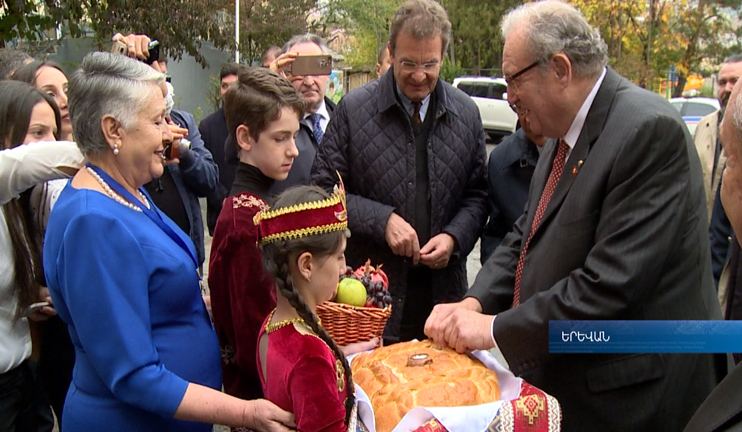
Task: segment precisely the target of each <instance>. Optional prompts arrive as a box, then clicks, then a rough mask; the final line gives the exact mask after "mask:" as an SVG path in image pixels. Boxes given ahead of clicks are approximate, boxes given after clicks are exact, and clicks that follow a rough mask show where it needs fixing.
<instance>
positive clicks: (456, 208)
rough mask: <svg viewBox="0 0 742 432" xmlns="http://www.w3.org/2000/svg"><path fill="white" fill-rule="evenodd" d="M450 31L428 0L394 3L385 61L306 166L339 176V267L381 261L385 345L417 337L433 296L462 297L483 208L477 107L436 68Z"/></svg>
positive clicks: (327, 182) (347, 100) (318, 175)
mask: <svg viewBox="0 0 742 432" xmlns="http://www.w3.org/2000/svg"><path fill="white" fill-rule="evenodd" d="M450 38H451V23H450V22H449V20H448V16H447V14H446V11H445V10H444V9H443V7H441V6H440V5H439V4H438V3H437V2H435V1H432V0H409V1H407V2H405V3H404V4H402V5H401V6H400V7H399V8H398V9H397V11H396V13H395V15H394V17H393V18H392V21H391V25H390V35H389V42H390V54H391V60H392V68H391V70H390V71H388V72H387V73H385V74H384V75H383V76H382V77H381V78H380V79H378V80H375V81H373V82H371V83H369V84H367V85H365V86H363V87H361V88H360V89H356V90H354V91H352V92H350V93H349V94H348V95H346V96H345V97H344V98H343V99H342V100H341V101H340V104H339V105H338V108H337V110H336V112H335V116H334V117H333V119H332V121H331V122H330V125H329V127H328V128H327V133H326V134H325V138H324V141H323V142H322V146H321V147H320V151H319V154H318V156H317V158H316V159H315V163H314V167H313V170H312V180H313V181H314V182H315V183H316V184H318V185H320V186H322V187H324V188H330V187H332V185H334V184H335V183H336V182H337V174H336V171H337V172H339V173H340V175H341V176H342V178H343V181H344V182H345V187H346V190H347V192H348V221H349V223H350V229H351V231H352V233H353V236H352V237H351V238H350V239H349V240H348V247H347V249H346V259H347V261H348V264H349V265H352V266H358V265H361V264H363V263H364V262H365V261H366V260H367V259H369V258H370V259H371V261H372V263H373V264H382V263H383V264H384V267H383V269H384V271H386V272H387V274H388V276H389V285H390V291H391V294H392V298H393V304H392V316H391V318H390V319H389V322H388V323H387V326H386V329H385V331H384V338H385V341H386V343H391V342H395V341H399V340H410V339H413V338H418V339H423V338H424V337H425V335H424V333H423V326H424V323H425V318H426V317H427V316H428V314H429V313H430V311H431V310H432V308H433V305H434V304H436V303H441V302H451V301H456V300H459V299H461V298H462V297H463V295H464V293H465V292H466V289H467V286H468V284H467V280H466V256H467V255H468V254H469V252H470V251H471V250H472V248H473V246H474V244H475V242H476V241H477V236H478V234H479V232H480V230H481V228H482V226H483V225H484V220H485V217H486V208H485V207H486V195H487V194H486V169H485V157H486V156H485V155H486V152H485V145H484V130H483V128H482V122H481V119H480V117H479V111H478V110H477V107H476V105H475V104H474V102H473V101H472V100H471V99H470V98H469V97H468V96H466V95H465V94H464V93H463V92H461V91H459V90H457V89H455V88H453V87H452V86H451V85H449V84H448V83H446V82H444V81H442V80H441V79H439V77H438V73H439V71H440V67H441V62H442V59H443V54H444V53H445V52H446V47H447V45H448V42H449V40H450Z"/></svg>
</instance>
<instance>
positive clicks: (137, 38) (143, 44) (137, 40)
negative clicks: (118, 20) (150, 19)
mask: <svg viewBox="0 0 742 432" xmlns="http://www.w3.org/2000/svg"><path fill="white" fill-rule="evenodd" d="M113 40H114V41H119V42H122V43H124V44H126V46H127V48H128V53H127V55H128V56H129V57H133V58H136V59H139V60H147V57H149V43H150V42H151V39H150V38H149V37H148V36H146V35H137V34H133V33H132V34H129V35H126V36H124V35H122V34H121V33H116V34H115V35H113ZM156 63H157V62H154V63H153V64H152V68H153V69H154V70H156V71H157V72H162V71H161V70H160V66H159V65H158V64H156Z"/></svg>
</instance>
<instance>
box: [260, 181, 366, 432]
mask: <svg viewBox="0 0 742 432" xmlns="http://www.w3.org/2000/svg"><path fill="white" fill-rule="evenodd" d="M255 224H256V225H257V226H258V231H259V243H260V246H261V247H262V249H263V262H264V264H265V267H266V269H267V270H268V271H269V272H270V273H271V274H273V276H274V278H275V281H276V288H277V305H276V309H275V310H274V311H273V312H272V313H271V314H270V316H269V317H268V319H267V320H266V321H265V324H264V325H263V329H262V331H261V334H260V338H259V348H258V366H259V372H260V376H261V382H262V384H263V392H264V394H265V398H266V399H268V400H270V401H272V402H273V403H275V404H276V405H278V406H279V407H281V408H283V409H285V410H288V411H290V412H293V413H294V416H295V418H296V426H297V430H300V431H303V432H317V431H326V432H331V431H338V432H339V431H346V430H354V429H355V419H356V414H355V391H354V386H353V380H352V378H351V371H350V366H349V365H348V361H347V360H346V358H345V355H344V354H343V351H342V350H341V349H340V348H339V347H338V345H337V344H336V343H335V341H334V340H333V339H332V337H330V335H329V334H328V333H327V331H325V329H324V328H322V325H321V324H320V321H319V319H317V315H316V308H317V305H318V304H320V303H322V302H324V301H327V300H330V299H332V298H333V297H334V295H335V291H336V290H337V284H338V278H339V276H340V275H341V274H342V273H344V272H345V268H346V267H345V254H344V252H345V244H346V239H347V237H348V235H349V232H348V228H347V227H348V220H347V212H346V207H345V192H344V190H343V189H342V188H337V187H336V189H335V192H334V193H333V195H331V196H330V195H328V194H327V193H326V192H325V191H323V190H322V189H319V188H317V187H310V186H301V187H296V188H292V189H289V190H288V191H286V192H284V193H283V194H282V195H281V196H280V197H279V198H278V200H277V201H276V203H275V205H274V207H273V208H272V209H269V210H266V211H262V212H260V213H258V214H257V215H256V216H255Z"/></svg>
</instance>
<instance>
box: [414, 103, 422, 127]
mask: <svg viewBox="0 0 742 432" xmlns="http://www.w3.org/2000/svg"><path fill="white" fill-rule="evenodd" d="M413 105H414V106H415V112H414V113H413V114H412V121H413V122H415V124H416V125H420V124H422V123H423V121H422V119H421V118H420V106H421V105H422V103H420V102H413Z"/></svg>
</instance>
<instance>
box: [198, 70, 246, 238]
mask: <svg viewBox="0 0 742 432" xmlns="http://www.w3.org/2000/svg"><path fill="white" fill-rule="evenodd" d="M241 67H243V66H241V65H238V64H236V63H224V64H223V65H222V69H221V71H220V72H219V79H220V84H221V88H220V90H221V94H222V97H224V93H226V92H227V90H228V89H229V86H230V85H231V84H232V83H233V82H235V81H237V72H239V70H240V68H241ZM198 130H199V131H200V132H201V138H202V139H203V141H204V146H205V147H206V149H207V150H209V151H210V152H211V155H212V156H213V158H214V162H216V165H217V166H218V167H219V184H218V185H217V189H216V191H214V192H213V193H211V194H209V195H208V196H207V197H206V225H207V226H208V227H209V235H213V234H214V227H215V226H216V219H217V218H218V217H219V212H220V211H221V210H222V202H223V201H224V198H226V197H227V196H229V190H230V189H232V182H234V173H235V170H236V167H235V166H234V165H233V164H229V163H227V159H226V155H225V153H224V143H225V141H226V140H227V136H228V135H229V132H228V131H227V120H226V119H225V118H224V108H219V109H218V110H216V111H214V112H213V113H212V114H210V115H209V116H207V117H206V118H204V119H203V120H201V123H199V125H198ZM235 152H236V150H235Z"/></svg>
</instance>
